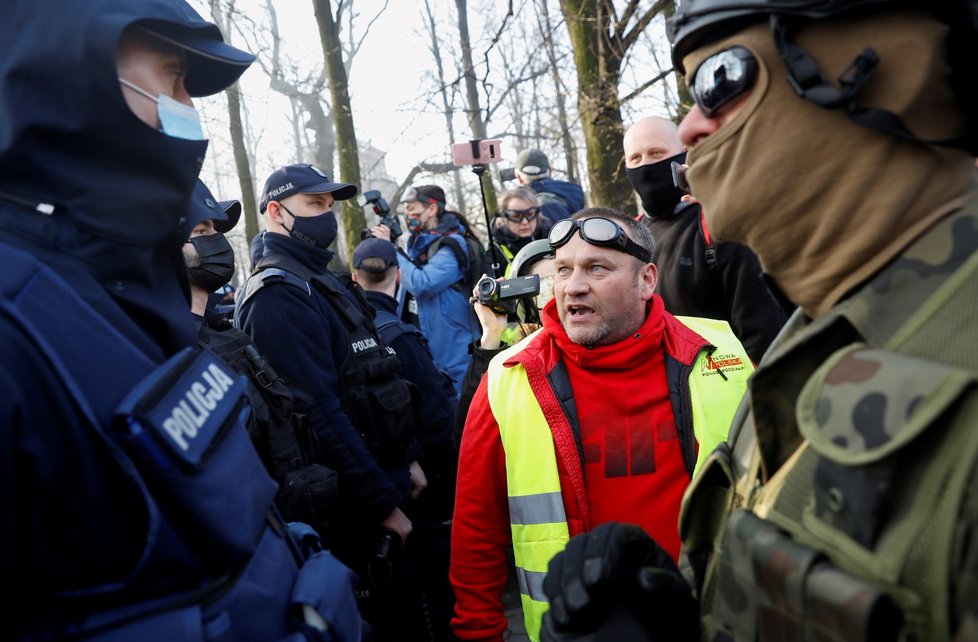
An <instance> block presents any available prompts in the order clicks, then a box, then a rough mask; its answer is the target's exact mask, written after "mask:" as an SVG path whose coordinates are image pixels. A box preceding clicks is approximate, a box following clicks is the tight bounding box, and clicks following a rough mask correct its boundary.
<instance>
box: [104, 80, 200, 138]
mask: <svg viewBox="0 0 978 642" xmlns="http://www.w3.org/2000/svg"><path fill="white" fill-rule="evenodd" d="M119 82H120V83H122V84H123V85H125V86H126V87H128V88H129V89H132V90H133V91H135V92H136V93H138V94H141V95H143V96H145V97H146V98H149V99H150V100H152V101H153V102H155V103H156V115H157V117H158V118H159V119H160V131H162V132H163V133H164V134H166V135H167V136H172V137H173V138H183V139H184V140H205V138H204V130H203V129H202V128H201V126H200V116H199V115H197V110H196V109H194V108H193V107H191V106H190V105H184V104H183V103H181V102H177V101H176V100H173V99H172V98H170V97H169V96H167V95H165V94H160V95H159V96H154V95H153V94H151V93H149V92H148V91H146V90H145V89H143V88H142V87H137V86H136V85H134V84H132V83H131V82H129V81H128V80H126V79H125V78H120V79H119Z"/></svg>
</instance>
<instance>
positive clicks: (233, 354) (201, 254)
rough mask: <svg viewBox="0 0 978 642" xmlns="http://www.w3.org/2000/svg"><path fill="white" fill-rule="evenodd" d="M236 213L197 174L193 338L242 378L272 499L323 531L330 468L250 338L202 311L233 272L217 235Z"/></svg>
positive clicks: (330, 494) (190, 253) (190, 254)
mask: <svg viewBox="0 0 978 642" xmlns="http://www.w3.org/2000/svg"><path fill="white" fill-rule="evenodd" d="M240 216H241V203H240V202H239V201H221V202H217V201H216V200H215V199H214V196H213V195H212V194H211V193H210V190H208V189H207V186H206V185H204V184H203V183H202V182H201V181H199V180H198V181H197V184H196V186H195V187H194V191H193V195H192V197H191V199H190V207H189V209H188V216H187V222H186V224H185V227H186V228H189V229H190V233H189V236H188V239H187V242H186V243H185V244H184V246H183V258H184V262H185V263H186V264H187V277H188V278H189V280H190V309H191V311H192V312H193V313H194V320H195V322H196V324H197V339H198V344H199V345H200V346H201V347H202V348H208V349H209V350H211V351H212V352H214V354H216V355H217V356H219V357H220V358H221V359H222V360H223V361H224V362H225V363H227V364H228V365H229V366H230V367H231V369H232V370H234V371H235V372H236V373H238V374H239V375H242V376H244V377H246V378H247V379H248V387H247V396H248V403H249V404H250V405H251V412H250V414H249V416H248V424H247V425H248V433H249V434H250V435H251V441H252V443H253V444H254V446H255V449H256V450H257V451H258V455H259V456H260V457H261V459H262V462H263V463H264V464H265V468H266V469H267V470H268V472H269V474H270V475H271V476H272V478H273V479H274V480H275V481H276V482H278V484H279V490H278V493H277V494H276V497H275V503H276V506H278V508H279V510H280V511H281V513H282V516H283V517H285V519H287V520H288V521H290V522H305V523H306V524H309V525H310V526H312V527H313V528H314V529H315V530H316V531H317V532H318V533H319V534H320V535H322V536H323V537H327V536H328V527H329V523H330V519H331V518H332V516H333V515H332V514H333V510H334V506H333V504H334V503H335V499H336V493H337V488H336V487H337V475H336V472H335V471H333V470H331V469H329V468H327V467H325V466H323V465H322V464H319V463H317V462H318V460H319V449H318V443H317V441H316V439H315V438H314V437H313V436H312V434H311V432H310V429H309V425H308V422H307V421H306V417H305V415H301V414H298V413H294V412H293V406H294V400H293V398H292V392H291V391H290V390H289V388H288V386H286V385H285V382H284V381H282V379H281V377H279V376H278V373H276V372H275V369H274V368H272V365H271V364H270V363H269V362H268V360H267V359H266V358H265V356H264V355H262V354H261V353H260V352H259V351H258V349H257V348H256V347H255V344H254V342H253V341H252V340H251V337H250V336H249V335H247V334H245V333H244V332H242V331H241V330H239V329H237V328H235V327H234V326H233V325H231V324H230V322H228V321H227V320H226V319H225V318H224V317H223V316H220V315H211V316H208V315H207V312H208V301H209V300H210V298H211V296H212V294H211V293H213V292H214V291H216V290H219V289H220V288H222V287H224V286H226V285H227V283H228V282H229V281H230V280H231V277H232V275H233V274H234V249H233V248H232V247H231V244H230V243H229V242H228V240H227V238H226V237H225V236H224V234H225V233H226V232H228V231H230V230H231V229H233V228H234V226H235V224H236V223H237V222H238V218H239V217H240Z"/></svg>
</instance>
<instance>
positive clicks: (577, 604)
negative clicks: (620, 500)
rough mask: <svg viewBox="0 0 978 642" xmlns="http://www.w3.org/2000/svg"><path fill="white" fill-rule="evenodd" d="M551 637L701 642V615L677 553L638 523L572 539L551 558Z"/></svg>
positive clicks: (547, 582)
mask: <svg viewBox="0 0 978 642" xmlns="http://www.w3.org/2000/svg"><path fill="white" fill-rule="evenodd" d="M543 590H544V593H546V594H547V598H548V599H549V601H550V610H549V611H548V612H547V614H546V616H544V621H543V627H542V630H541V637H542V639H543V640H544V641H545V642H572V641H573V642H603V641H606V640H607V641H613V642H623V641H625V640H628V641H629V642H630V641H632V640H636V641H640V640H651V639H653V637H654V639H656V640H695V639H696V638H697V636H698V632H699V613H698V608H697V605H696V602H695V600H694V599H693V597H692V593H691V591H690V588H689V586H688V585H687V584H686V582H685V581H684V580H683V578H682V576H681V575H680V574H679V571H678V569H677V568H676V565H675V563H674V562H673V561H672V558H671V557H670V556H669V554H668V553H666V552H665V551H664V550H662V548H660V547H659V545H658V544H656V543H655V541H654V540H653V539H652V538H651V537H649V535H648V534H647V533H646V532H645V531H644V530H642V529H641V528H639V527H638V526H634V525H632V524H617V523H608V524H602V525H601V526H598V527H597V528H595V529H594V530H593V531H591V532H590V533H586V534H582V535H578V536H577V537H575V538H573V539H571V541H570V543H569V544H568V545H567V548H566V549H565V550H564V551H563V552H562V553H560V554H559V555H557V556H555V557H554V559H553V560H551V561H550V566H549V569H548V571H547V576H546V578H545V579H544V581H543Z"/></svg>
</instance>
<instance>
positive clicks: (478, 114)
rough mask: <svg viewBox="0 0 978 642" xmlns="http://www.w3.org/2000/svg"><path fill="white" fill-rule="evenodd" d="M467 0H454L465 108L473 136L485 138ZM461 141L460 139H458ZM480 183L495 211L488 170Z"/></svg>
mask: <svg viewBox="0 0 978 642" xmlns="http://www.w3.org/2000/svg"><path fill="white" fill-rule="evenodd" d="M467 4H468V2H467V0H455V8H456V9H458V37H459V43H460V44H461V47H462V75H463V77H464V78H465V96H466V110H465V112H466V113H467V114H468V117H469V129H470V130H472V137H473V138H486V137H487V136H488V135H487V134H486V122H485V121H484V120H483V119H482V107H481V105H480V104H479V86H478V85H477V84H476V78H475V65H473V64H472V45H471V43H470V42H469V15H468V7H467ZM459 142H461V141H459ZM482 185H483V188H484V189H485V194H486V206H487V207H488V208H489V213H490V214H491V213H492V212H495V211H496V209H497V207H498V206H497V204H496V189H495V187H494V186H493V184H492V176H491V174H490V172H486V173H485V174H483V175H482Z"/></svg>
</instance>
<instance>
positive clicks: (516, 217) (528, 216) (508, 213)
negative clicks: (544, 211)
mask: <svg viewBox="0 0 978 642" xmlns="http://www.w3.org/2000/svg"><path fill="white" fill-rule="evenodd" d="M537 213H538V212H537V208H535V207H531V208H529V209H525V210H503V211H502V212H500V214H501V215H502V216H503V218H505V219H506V220H508V221H512V222H513V223H519V222H520V221H533V220H535V219H536V217H537Z"/></svg>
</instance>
